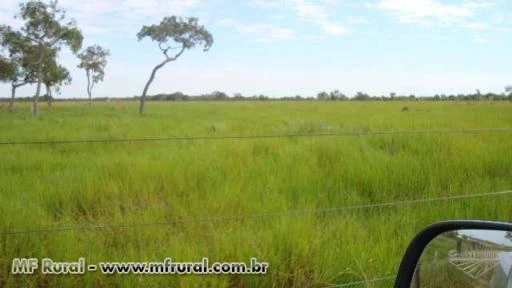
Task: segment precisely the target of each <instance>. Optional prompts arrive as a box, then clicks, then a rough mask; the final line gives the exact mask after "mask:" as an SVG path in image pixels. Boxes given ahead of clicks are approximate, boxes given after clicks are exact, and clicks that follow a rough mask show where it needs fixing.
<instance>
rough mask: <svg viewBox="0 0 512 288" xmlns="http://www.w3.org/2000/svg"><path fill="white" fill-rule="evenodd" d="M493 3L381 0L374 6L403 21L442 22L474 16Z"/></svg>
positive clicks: (451, 22) (446, 22)
mask: <svg viewBox="0 0 512 288" xmlns="http://www.w3.org/2000/svg"><path fill="white" fill-rule="evenodd" d="M491 5H492V2H490V1H483V0H472V1H464V2H461V3H459V4H445V3H443V2H441V1H439V0H380V1H379V3H378V4H376V5H374V7H376V8H379V9H383V10H387V11H390V12H393V13H394V14H395V15H396V16H397V17H398V19H399V21H401V22H406V23H428V22H430V21H438V22H441V23H442V24H445V25H446V24H453V23H459V22H461V21H464V20H466V19H469V18H471V17H473V16H474V15H475V14H476V13H477V12H478V10H481V9H485V8H487V7H489V6H491Z"/></svg>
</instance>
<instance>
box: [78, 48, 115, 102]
mask: <svg viewBox="0 0 512 288" xmlns="http://www.w3.org/2000/svg"><path fill="white" fill-rule="evenodd" d="M109 55H110V52H109V51H108V50H107V49H104V48H102V47H101V46H99V45H93V46H89V47H87V49H85V50H84V51H82V52H81V53H80V54H78V58H79V59H80V64H79V65H78V68H82V69H84V70H85V74H86V75H87V95H89V106H92V88H93V87H94V84H96V83H98V82H101V81H103V77H104V76H105V71H104V70H105V66H107V56H109Z"/></svg>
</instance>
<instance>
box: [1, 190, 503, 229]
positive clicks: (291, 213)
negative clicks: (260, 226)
mask: <svg viewBox="0 0 512 288" xmlns="http://www.w3.org/2000/svg"><path fill="white" fill-rule="evenodd" d="M510 194H512V190H504V191H496V192H486V193H474V194H462V195H452V196H443V197H433V198H422V199H412V200H399V201H391V202H382V203H374V204H362V205H353V206H341V207H331V208H323V209H303V210H291V211H280V212H270V213H261V214H252V215H231V216H214V217H204V218H188V219H174V220H170V221H162V222H149V223H130V224H120V223H107V224H94V225H89V226H54V227H42V228H32V229H15V230H4V231H1V232H0V235H15V234H28V233H52V232H63V231H77V230H98V229H127V228H136V227H145V226H169V225H177V224H205V223H217V222H234V221H250V220H258V219H265V218H274V217H285V216H305V215H315V214H326V213H339V212H345V211H350V210H361V209H376V208H386V207H398V206H405V205H414V204H420V203H428V202H440V201H450V200H464V199H470V198H481V197H492V196H500V195H510Z"/></svg>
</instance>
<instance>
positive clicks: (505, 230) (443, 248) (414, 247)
mask: <svg viewBox="0 0 512 288" xmlns="http://www.w3.org/2000/svg"><path fill="white" fill-rule="evenodd" d="M395 287H396V288H411V287H414V288H421V287H451V288H457V287H492V288H512V224H510V223H502V222H490V221H467V220H465V221H446V222H441V223H437V224H433V225H430V226H428V227H427V228H425V229H424V230H423V231H421V232H420V233H419V234H417V235H416V236H415V237H414V239H413V240H412V242H411V243H410V244H409V247H408V248H407V250H406V252H405V254H404V256H403V258H402V261H401V263H400V267H399V270H398V274H397V277H396V280H395Z"/></svg>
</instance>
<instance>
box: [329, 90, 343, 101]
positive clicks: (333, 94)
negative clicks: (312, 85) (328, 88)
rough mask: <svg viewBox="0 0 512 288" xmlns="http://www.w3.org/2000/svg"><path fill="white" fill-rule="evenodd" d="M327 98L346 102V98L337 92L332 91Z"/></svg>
mask: <svg viewBox="0 0 512 288" xmlns="http://www.w3.org/2000/svg"><path fill="white" fill-rule="evenodd" d="M329 97H330V99H331V100H347V96H345V94H343V93H341V92H340V91H339V90H334V91H332V92H331V93H329Z"/></svg>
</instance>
